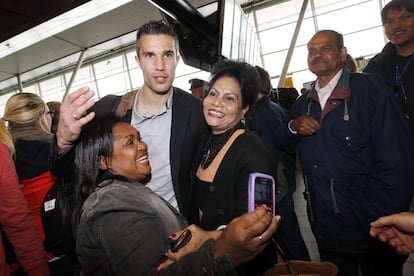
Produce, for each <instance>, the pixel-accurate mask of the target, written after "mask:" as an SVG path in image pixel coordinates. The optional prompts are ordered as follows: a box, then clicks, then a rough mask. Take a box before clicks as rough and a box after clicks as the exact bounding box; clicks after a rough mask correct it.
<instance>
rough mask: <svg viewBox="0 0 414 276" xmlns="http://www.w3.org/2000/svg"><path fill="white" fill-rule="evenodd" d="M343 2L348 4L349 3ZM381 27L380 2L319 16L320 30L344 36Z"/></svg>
mask: <svg viewBox="0 0 414 276" xmlns="http://www.w3.org/2000/svg"><path fill="white" fill-rule="evenodd" d="M315 2H318V1H315ZM341 2H344V3H346V2H347V1H341ZM367 11H369V12H367ZM379 25H381V16H380V9H379V6H378V2H374V1H369V2H364V3H361V4H359V5H353V6H349V7H346V8H341V9H339V10H335V11H333V12H329V13H325V14H321V15H320V16H318V26H319V29H320V30H323V29H331V30H335V31H338V32H340V33H342V34H344V35H345V34H347V33H351V32H355V31H360V30H365V29H368V28H372V27H374V26H379Z"/></svg>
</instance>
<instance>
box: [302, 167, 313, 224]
mask: <svg viewBox="0 0 414 276" xmlns="http://www.w3.org/2000/svg"><path fill="white" fill-rule="evenodd" d="M303 183H304V184H305V191H304V192H303V194H304V195H305V198H306V200H307V201H308V207H309V220H310V221H311V222H313V209H312V201H311V197H310V192H309V184H308V177H307V175H306V174H303Z"/></svg>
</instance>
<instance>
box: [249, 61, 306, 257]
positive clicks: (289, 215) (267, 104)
mask: <svg viewBox="0 0 414 276" xmlns="http://www.w3.org/2000/svg"><path fill="white" fill-rule="evenodd" d="M255 68H256V71H257V73H259V76H260V81H261V83H260V88H259V93H258V94H257V100H256V104H255V106H254V108H251V109H249V111H248V114H247V115H246V125H247V126H248V127H249V129H251V130H252V131H254V132H255V133H256V134H257V135H258V136H259V137H260V139H261V140H262V142H263V144H264V145H265V146H266V148H267V149H268V150H269V151H270V152H271V153H272V155H273V157H274V159H275V160H276V161H277V166H278V167H277V168H275V171H276V170H277V178H278V179H277V183H278V191H279V193H278V194H277V201H276V202H277V204H276V211H277V212H278V213H280V215H281V216H282V217H283V222H282V223H281V224H280V225H279V227H278V231H277V234H276V238H277V240H278V243H279V245H281V246H282V247H283V249H284V251H285V253H286V255H287V257H288V258H289V259H296V260H310V256H309V252H308V249H307V248H306V244H305V241H304V240H303V237H302V235H301V233H300V228H299V222H298V218H297V216H296V213H295V206H294V202H293V198H292V195H293V193H294V192H295V190H296V175H295V171H296V156H295V154H294V153H293V154H291V153H287V152H284V151H282V150H281V149H279V148H277V145H276V143H275V137H276V133H277V129H278V128H279V126H280V124H281V123H282V121H283V118H284V117H285V116H286V115H287V110H286V109H284V108H283V107H282V106H280V105H279V104H277V103H275V102H273V101H271V100H270V98H269V97H268V94H269V93H270V92H271V90H272V83H271V81H270V76H269V73H268V72H267V71H266V70H265V69H264V68H262V67H260V66H256V67H255Z"/></svg>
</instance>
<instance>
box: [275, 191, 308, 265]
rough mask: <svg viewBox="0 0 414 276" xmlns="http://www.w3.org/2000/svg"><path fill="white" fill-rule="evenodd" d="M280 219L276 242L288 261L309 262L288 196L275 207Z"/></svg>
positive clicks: (291, 202)
mask: <svg viewBox="0 0 414 276" xmlns="http://www.w3.org/2000/svg"><path fill="white" fill-rule="evenodd" d="M276 208H277V210H278V212H279V213H280V215H281V217H282V219H281V221H280V223H279V226H278V228H277V231H276V235H275V237H276V240H277V242H278V243H279V245H280V246H281V247H282V249H283V251H284V252H285V254H286V257H287V258H288V259H290V260H304V261H309V260H310V257H309V252H308V249H307V247H306V244H305V241H304V240H303V237H302V234H301V232H300V227H299V223H298V218H297V216H296V213H295V205H294V202H293V199H292V196H291V195H290V194H288V195H286V197H284V198H283V199H282V200H281V201H280V202H279V204H278V206H277V207H276Z"/></svg>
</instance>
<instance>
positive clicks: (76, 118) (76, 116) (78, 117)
mask: <svg viewBox="0 0 414 276" xmlns="http://www.w3.org/2000/svg"><path fill="white" fill-rule="evenodd" d="M72 117H73V119H75V120H79V119H80V116H79V115H78V114H76V113H72Z"/></svg>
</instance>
